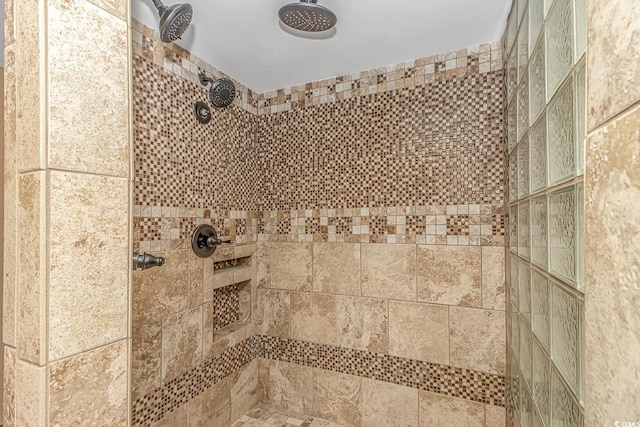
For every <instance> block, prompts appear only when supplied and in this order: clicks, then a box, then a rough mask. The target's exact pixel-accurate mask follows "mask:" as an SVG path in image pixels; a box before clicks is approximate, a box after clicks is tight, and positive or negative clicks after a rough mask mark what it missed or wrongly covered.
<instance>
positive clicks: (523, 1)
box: [518, 0, 527, 27]
mask: <svg viewBox="0 0 640 427" xmlns="http://www.w3.org/2000/svg"><path fill="white" fill-rule="evenodd" d="M526 10H527V0H518V27H521V26H522V17H523V15H524V13H525V12H526Z"/></svg>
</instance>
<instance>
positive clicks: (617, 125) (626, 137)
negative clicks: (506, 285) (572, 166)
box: [584, 2, 640, 425]
mask: <svg viewBox="0 0 640 427" xmlns="http://www.w3.org/2000/svg"><path fill="white" fill-rule="evenodd" d="M596 3H598V4H599V3H600V2H596ZM614 3H615V4H617V2H614ZM613 6H614V4H611V5H604V4H603V5H602V7H603V8H604V10H605V11H610V12H611V13H613V14H615V16H618V17H619V18H618V19H622V16H623V14H624V13H627V14H629V13H632V12H631V11H630V10H629V7H622V5H620V7H621V9H620V10H619V11H614V10H613V9H611V7H613ZM636 9H637V8H636ZM593 13H596V14H599V13H600V12H598V11H595V10H594V11H593ZM602 13H604V12H602ZM636 16H637V15H636ZM636 21H637V20H636ZM622 28H624V27H621V28H620V30H621V31H622ZM624 31H625V34H626V36H625V37H627V36H629V35H630V34H631V33H630V32H629V31H630V29H625V30H624ZM614 33H617V31H614ZM611 37H613V38H617V37H622V33H621V34H620V35H616V34H612V35H611ZM614 46H615V45H614ZM590 48H591V47H590ZM606 49H612V46H611V45H607V46H606ZM612 54H613V53H612ZM629 54H630V55H633V54H634V53H633V51H631V52H629ZM589 55H591V50H590V51H589ZM612 59H613V58H612ZM636 62H637V61H636ZM597 64H602V62H600V61H598V62H597ZM623 64H625V62H621V63H617V66H618V67H624V65H623ZM603 66H604V64H603ZM629 66H631V65H629ZM625 84H626V83H625ZM634 90H635V91H636V93H638V91H637V87H635V88H634ZM616 94H618V92H616ZM616 94H613V93H611V94H610V95H611V96H614V95H616ZM591 98H592V95H591V94H590V96H589V99H591ZM639 129H640V107H636V108H634V109H633V110H631V111H629V112H627V113H625V114H624V115H622V116H620V117H619V118H617V119H616V120H614V121H612V122H611V123H609V124H608V125H607V126H605V127H604V128H602V129H599V130H598V131H597V132H595V133H593V134H592V135H591V136H590V137H589V138H588V149H587V170H588V171H589V173H588V174H587V175H586V182H585V200H586V208H585V223H586V227H587V230H588V233H587V234H586V236H585V266H586V290H587V298H586V300H585V316H584V317H585V336H586V337H585V339H586V342H585V351H586V354H587V358H586V365H585V387H586V389H585V425H607V424H611V423H613V422H614V421H616V420H622V419H625V420H626V419H629V420H636V419H640V407H639V406H638V405H637V402H638V399H639V398H640V394H639V392H638V383H637V381H635V380H634V375H635V373H636V372H638V370H639V369H640V360H639V359H638V357H637V356H636V355H637V354H638V352H639V351H640V336H639V335H638V327H637V325H638V324H639V322H640V313H638V310H634V309H631V307H634V306H635V302H636V301H638V300H639V299H640V287H639V283H638V277H640V226H639V224H640V164H639V159H640V131H639Z"/></svg>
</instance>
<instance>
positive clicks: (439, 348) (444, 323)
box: [389, 301, 449, 365]
mask: <svg viewBox="0 0 640 427" xmlns="http://www.w3.org/2000/svg"><path fill="white" fill-rule="evenodd" d="M389 354H392V355H394V356H399V357H405V358H409V359H418V360H424V361H426V362H432V363H441V364H443V365H448V364H449V312H448V309H447V307H445V306H441V305H432V304H422V303H409V302H399V301H389Z"/></svg>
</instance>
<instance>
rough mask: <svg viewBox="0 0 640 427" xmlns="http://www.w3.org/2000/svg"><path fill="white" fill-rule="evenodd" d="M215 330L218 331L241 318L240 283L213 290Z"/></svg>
mask: <svg viewBox="0 0 640 427" xmlns="http://www.w3.org/2000/svg"><path fill="white" fill-rule="evenodd" d="M213 307H214V310H213V330H214V331H217V330H219V329H222V328H224V327H225V326H228V325H230V324H232V323H235V322H238V321H239V320H240V292H239V289H238V285H230V286H225V287H223V288H219V289H215V290H214V291H213Z"/></svg>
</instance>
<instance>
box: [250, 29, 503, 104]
mask: <svg viewBox="0 0 640 427" xmlns="http://www.w3.org/2000/svg"><path fill="white" fill-rule="evenodd" d="M503 69H504V64H503V55H502V44H501V42H500V41H496V42H493V43H490V44H482V45H479V46H474V47H470V48H468V49H458V50H456V51H453V52H448V53H441V54H438V55H433V56H428V57H425V58H419V59H416V60H413V61H407V62H404V63H400V64H393V65H388V66H385V67H380V68H375V69H372V70H368V71H361V72H359V73H354V74H346V75H342V76H336V77H332V78H329V79H324V80H317V81H314V82H310V83H305V84H301V85H295V86H291V87H288V88H283V89H278V90H273V91H269V92H265V93H263V94H261V96H260V98H259V100H258V104H257V105H258V115H264V114H273V113H279V112H282V111H289V110H293V109H297V108H305V107H309V106H314V105H322V104H328V103H333V102H336V101H340V100H343V99H349V98H356V97H359V96H367V95H373V94H379V93H384V92H389V91H393V90H399V89H413V88H416V87H421V86H424V85H425V84H429V83H433V82H437V81H443V80H449V79H452V78H461V77H465V76H468V75H473V74H478V73H481V74H484V73H489V72H492V71H500V70H503Z"/></svg>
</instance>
